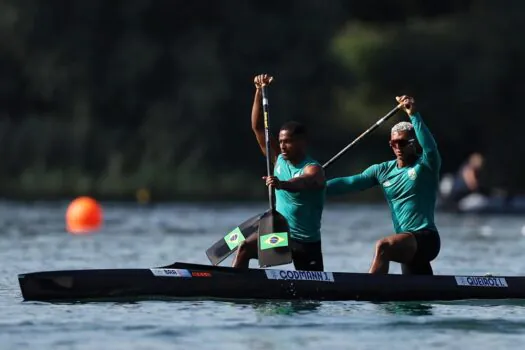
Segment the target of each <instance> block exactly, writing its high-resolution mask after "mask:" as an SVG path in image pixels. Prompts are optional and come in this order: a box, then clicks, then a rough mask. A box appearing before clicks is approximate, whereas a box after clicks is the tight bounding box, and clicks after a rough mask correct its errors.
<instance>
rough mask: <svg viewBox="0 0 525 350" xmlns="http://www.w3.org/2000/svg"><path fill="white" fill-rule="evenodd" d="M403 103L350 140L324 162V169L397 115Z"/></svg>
mask: <svg viewBox="0 0 525 350" xmlns="http://www.w3.org/2000/svg"><path fill="white" fill-rule="evenodd" d="M400 107H401V105H397V106H396V107H395V108H393V109H392V110H391V111H390V112H388V113H387V114H386V115H385V116H384V117H383V118H381V119H379V120H378V121H377V122H376V123H375V124H374V125H372V126H371V127H369V128H368V129H367V130H365V132H363V133H362V134H361V135H359V136H358V137H357V138H356V139H355V140H354V141H352V142H350V143H349V144H348V145H347V146H346V147H345V148H343V149H342V150H341V151H339V153H337V154H336V155H335V156H333V157H332V159H330V160H329V161H328V162H326V163H324V164H323V169H326V168H328V167H329V166H330V165H331V164H333V163H334V162H335V161H336V160H337V159H339V158H340V157H341V156H342V155H343V154H345V153H346V151H348V150H349V149H350V148H352V147H354V145H355V144H357V143H358V142H359V141H361V139H362V138H363V137H365V136H366V135H368V134H370V133H371V132H372V131H374V130H375V129H377V128H378V127H379V126H380V125H381V124H382V123H383V122H385V121H386V120H388V119H389V118H390V117H392V116H393V115H395V114H396V113H397V111H398V110H399V108H400Z"/></svg>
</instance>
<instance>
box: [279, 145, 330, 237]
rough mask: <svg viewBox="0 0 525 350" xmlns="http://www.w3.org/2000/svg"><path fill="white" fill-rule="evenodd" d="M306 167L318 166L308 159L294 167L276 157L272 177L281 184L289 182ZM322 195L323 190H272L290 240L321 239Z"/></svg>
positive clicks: (323, 194)
mask: <svg viewBox="0 0 525 350" xmlns="http://www.w3.org/2000/svg"><path fill="white" fill-rule="evenodd" d="M307 165H320V164H319V163H318V162H317V161H315V160H314V159H312V158H311V157H309V156H307V157H306V158H305V159H304V160H303V161H302V162H301V163H300V164H297V165H293V164H292V163H290V162H289V161H287V160H285V159H284V158H283V157H282V155H280V154H279V156H278V157H277V161H276V162H275V168H274V170H273V174H274V176H276V177H277V178H278V179H279V180H281V181H288V180H290V179H292V178H293V177H296V176H299V175H302V174H303V170H304V168H305V167H306V166H307ZM325 193H326V189H325V188H323V189H321V190H306V191H300V192H289V191H285V190H278V189H276V190H275V208H276V209H277V211H278V212H279V213H281V215H283V216H284V217H285V218H286V220H287V221H288V225H289V226H290V237H291V238H293V239H296V240H298V241H302V242H317V241H319V240H320V239H321V217H322V213H323V209H324V202H325Z"/></svg>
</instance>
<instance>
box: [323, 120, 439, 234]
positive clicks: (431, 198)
mask: <svg viewBox="0 0 525 350" xmlns="http://www.w3.org/2000/svg"><path fill="white" fill-rule="evenodd" d="M410 120H411V122H412V125H413V126H414V131H415V133H416V138H417V140H418V142H419V144H420V145H421V148H422V150H423V153H422V155H421V156H420V157H419V159H418V160H417V161H416V163H415V164H413V165H412V166H410V167H403V168H399V167H398V166H397V161H396V160H391V161H388V162H384V163H380V164H374V165H372V166H370V167H368V168H367V169H366V170H365V171H363V172H362V173H361V174H357V175H354V176H348V177H341V178H336V179H331V180H329V181H328V184H327V193H328V195H337V194H343V193H348V192H354V191H361V190H364V189H367V188H371V187H374V186H381V189H382V190H383V194H384V196H385V198H386V201H387V203H388V206H389V207H390V212H391V216H392V222H393V226H394V230H395V232H396V233H400V232H413V231H418V230H421V229H430V230H436V231H437V228H436V224H435V222H434V210H435V205H436V196H437V191H438V183H439V171H440V167H441V156H440V154H439V152H438V149H437V145H436V142H435V140H434V138H433V136H432V134H431V133H430V131H429V130H428V129H427V127H426V125H425V124H424V123H423V120H422V119H421V117H420V115H419V114H416V115H413V116H410Z"/></svg>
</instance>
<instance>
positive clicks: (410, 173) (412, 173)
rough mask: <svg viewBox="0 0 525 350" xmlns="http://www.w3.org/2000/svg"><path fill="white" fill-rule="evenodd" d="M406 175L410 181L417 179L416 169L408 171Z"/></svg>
mask: <svg viewBox="0 0 525 350" xmlns="http://www.w3.org/2000/svg"><path fill="white" fill-rule="evenodd" d="M407 174H408V178H409V179H410V180H415V179H416V178H417V173H416V169H414V168H410V169H408V171H407Z"/></svg>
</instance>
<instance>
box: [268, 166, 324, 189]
mask: <svg viewBox="0 0 525 350" xmlns="http://www.w3.org/2000/svg"><path fill="white" fill-rule="evenodd" d="M263 179H265V180H266V185H267V186H272V187H274V188H277V189H281V190H285V191H289V192H300V191H305V190H317V189H321V188H324V187H325V186H326V178H325V175H324V170H323V168H322V167H321V166H319V165H308V166H307V167H305V168H304V171H303V174H302V175H301V176H298V177H294V178H292V179H290V180H288V181H280V180H279V179H278V178H277V177H276V176H264V177H263Z"/></svg>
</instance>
